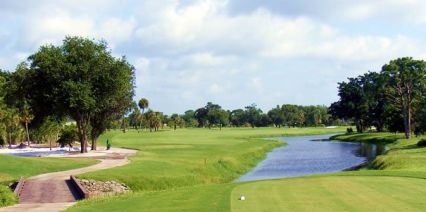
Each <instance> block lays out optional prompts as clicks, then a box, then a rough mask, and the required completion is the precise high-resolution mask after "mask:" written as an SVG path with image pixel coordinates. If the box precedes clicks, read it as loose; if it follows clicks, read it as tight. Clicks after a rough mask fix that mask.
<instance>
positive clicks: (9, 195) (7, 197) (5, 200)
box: [0, 185, 17, 207]
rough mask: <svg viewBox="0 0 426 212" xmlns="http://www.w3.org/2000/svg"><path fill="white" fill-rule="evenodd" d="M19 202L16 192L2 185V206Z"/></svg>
mask: <svg viewBox="0 0 426 212" xmlns="http://www.w3.org/2000/svg"><path fill="white" fill-rule="evenodd" d="M15 203H17V200H16V196H15V194H14V193H13V192H12V191H11V190H10V189H9V188H8V187H6V186H2V185H0V207H4V206H8V205H13V204H15Z"/></svg>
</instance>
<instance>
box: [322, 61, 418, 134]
mask: <svg viewBox="0 0 426 212" xmlns="http://www.w3.org/2000/svg"><path fill="white" fill-rule="evenodd" d="M425 88H426V62H425V61H423V60H415V59H413V58H411V57H403V58H398V59H395V60H391V61H390V62H389V63H388V64H385V65H383V66H382V69H381V70H380V72H371V71H370V72H367V73H365V74H363V75H360V76H358V77H353V78H348V80H347V81H345V82H340V83H339V84H338V91H339V92H338V95H339V97H340V99H339V101H337V102H334V103H333V104H331V106H330V113H331V114H332V115H333V117H335V118H341V119H345V120H351V121H353V123H354V124H355V126H356V130H357V131H358V132H364V131H365V130H366V129H368V128H369V127H370V126H374V127H375V128H376V130H377V131H383V130H388V131H391V132H404V133H405V137H406V138H410V136H411V134H412V133H413V132H414V133H416V134H421V133H424V132H425V131H426V95H425Z"/></svg>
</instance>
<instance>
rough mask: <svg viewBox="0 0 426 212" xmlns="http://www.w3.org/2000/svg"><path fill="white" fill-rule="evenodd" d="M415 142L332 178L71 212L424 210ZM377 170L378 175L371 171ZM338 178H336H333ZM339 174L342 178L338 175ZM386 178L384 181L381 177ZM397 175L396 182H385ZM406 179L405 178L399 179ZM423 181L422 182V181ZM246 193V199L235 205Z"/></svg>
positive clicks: (148, 197)
mask: <svg viewBox="0 0 426 212" xmlns="http://www.w3.org/2000/svg"><path fill="white" fill-rule="evenodd" d="M352 136H354V137H350V136H343V137H344V138H345V139H347V140H350V139H353V138H357V139H358V140H360V141H364V142H370V141H375V142H377V141H378V140H380V139H379V138H380V137H381V136H383V137H384V138H385V142H389V141H390V140H389V139H392V137H394V138H393V139H395V140H397V139H399V138H400V135H396V136H395V135H393V134H363V135H352ZM417 140H418V138H414V139H411V140H398V141H397V142H396V143H394V144H391V150H390V151H389V152H388V154H387V155H384V156H380V157H379V158H378V159H377V160H376V162H375V163H377V164H383V165H375V166H373V167H370V169H364V170H361V171H351V172H340V173H336V174H330V175H320V176H311V177H299V178H289V179H282V180H265V181H255V182H247V183H233V184H215V185H209V186H201V187H198V186H196V187H186V188H179V189H171V190H166V191H160V192H139V193H134V194H130V195H126V196H122V197H113V198H108V199H102V200H91V201H83V202H82V203H79V204H78V205H77V206H75V207H73V208H72V210H75V211H80V210H81V211H86V210H88V211H90V210H93V209H99V208H101V209H102V210H107V211H112V210H114V208H116V209H118V208H120V209H127V210H132V209H133V210H134V209H136V208H137V209H143V210H146V211H177V210H184V211H228V210H230V209H232V211H286V210H289V211H336V210H337V211H339V210H346V211H368V210H374V211H424V210H425V208H426V204H425V203H424V201H423V196H422V194H423V193H425V192H426V190H425V188H426V181H425V180H424V178H426V173H425V172H424V170H425V166H426V165H425V164H426V163H424V162H423V160H424V159H425V157H426V148H416V147H415V146H414V144H415V143H416V142H417ZM372 168H376V169H377V170H372ZM336 175H337V176H336ZM339 175H341V176H339ZM383 175H384V176H383ZM386 175H389V176H397V177H385V176H386ZM398 176H408V177H398ZM422 178H423V179H422ZM241 194H244V195H245V196H246V197H247V200H246V201H244V202H241V201H238V197H239V195H241Z"/></svg>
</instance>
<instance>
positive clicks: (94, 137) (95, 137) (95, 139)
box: [92, 136, 98, 150]
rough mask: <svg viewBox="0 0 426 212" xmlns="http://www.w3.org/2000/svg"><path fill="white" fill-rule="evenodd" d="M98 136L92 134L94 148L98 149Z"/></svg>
mask: <svg viewBox="0 0 426 212" xmlns="http://www.w3.org/2000/svg"><path fill="white" fill-rule="evenodd" d="M97 139H98V138H97V136H92V150H96V149H97V147H96V146H97V143H96V142H97Z"/></svg>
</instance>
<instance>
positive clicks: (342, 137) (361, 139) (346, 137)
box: [331, 132, 404, 143]
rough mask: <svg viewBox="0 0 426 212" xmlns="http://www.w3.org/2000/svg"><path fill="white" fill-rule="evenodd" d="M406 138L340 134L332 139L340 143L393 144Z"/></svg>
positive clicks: (383, 134)
mask: <svg viewBox="0 0 426 212" xmlns="http://www.w3.org/2000/svg"><path fill="white" fill-rule="evenodd" d="M402 138H404V135H403V134H402V133H397V134H395V133H386V132H384V133H355V134H340V135H335V136H332V137H331V139H333V140H339V141H357V142H370V143H375V142H384V143H393V142H395V141H397V140H398V139H402Z"/></svg>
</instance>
